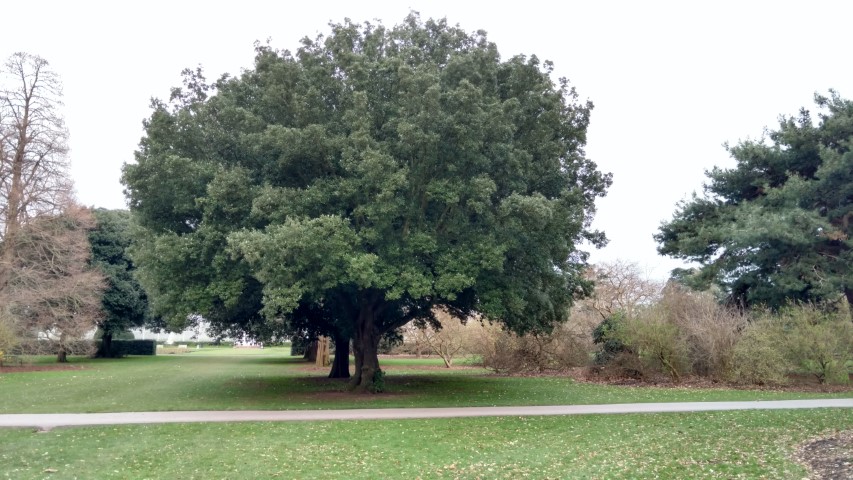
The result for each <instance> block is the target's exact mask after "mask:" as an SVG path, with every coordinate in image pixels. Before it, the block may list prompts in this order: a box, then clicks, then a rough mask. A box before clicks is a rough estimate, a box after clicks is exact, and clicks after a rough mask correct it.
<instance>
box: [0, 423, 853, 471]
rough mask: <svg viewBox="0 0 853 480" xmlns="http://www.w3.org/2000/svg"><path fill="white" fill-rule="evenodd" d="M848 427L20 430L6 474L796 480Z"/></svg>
mask: <svg viewBox="0 0 853 480" xmlns="http://www.w3.org/2000/svg"><path fill="white" fill-rule="evenodd" d="M850 428H853V412H852V411H851V410H850V409H821V410H796V411H739V412H702V413H679V414H631V415H584V416H566V417H500V418H497V417H496V418H467V419H441V420H382V421H343V422H341V421H338V422H291V423H235V424H175V425H148V426H115V427H92V428H68V429H56V430H53V431H51V432H48V433H34V432H33V431H31V430H20V429H19V430H4V431H3V435H1V436H0V465H3V467H4V468H3V470H4V471H5V474H6V476H7V477H9V478H18V479H29V478H45V477H48V476H49V477H50V478H63V479H64V478H99V479H112V478H116V479H118V478H186V479H192V478H198V479H201V478H205V479H206V478H234V479H239V478H328V479H344V478H346V479H360V478H364V479H373V478H405V479H412V478H422V479H427V478H460V479H466V478H472V479H473V478H510V479H516V478H602V479H603V478H607V479H621V478H632V479H645V478H672V479H676V478H690V479H717V478H725V479H729V478H750V479H752V478H773V479H801V478H804V477H805V476H806V472H805V470H804V469H803V468H802V467H801V466H799V465H797V464H795V463H793V462H792V461H791V460H790V454H791V453H792V451H793V448H794V446H795V445H796V444H798V443H800V442H802V441H804V440H806V439H808V438H810V437H813V436H816V435H818V434H823V433H828V432H832V431H835V430H841V429H850ZM46 472H50V473H46ZM0 476H2V475H0Z"/></svg>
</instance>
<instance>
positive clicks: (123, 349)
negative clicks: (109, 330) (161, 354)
mask: <svg viewBox="0 0 853 480" xmlns="http://www.w3.org/2000/svg"><path fill="white" fill-rule="evenodd" d="M110 350H111V353H112V356H113V357H123V356H125V355H157V342H156V341H154V340H113V341H112V347H111V349H110Z"/></svg>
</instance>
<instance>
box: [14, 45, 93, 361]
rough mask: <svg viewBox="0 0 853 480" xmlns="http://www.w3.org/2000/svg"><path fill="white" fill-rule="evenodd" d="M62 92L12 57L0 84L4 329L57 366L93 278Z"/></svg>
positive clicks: (27, 58) (87, 219)
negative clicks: (39, 344)
mask: <svg viewBox="0 0 853 480" xmlns="http://www.w3.org/2000/svg"><path fill="white" fill-rule="evenodd" d="M61 96H62V85H61V83H60V80H59V77H58V76H57V75H56V73H55V72H53V71H52V70H50V68H49V66H48V63H47V61H45V60H44V59H42V58H40V57H38V56H34V55H30V54H26V53H16V54H14V55H12V56H11V57H10V58H9V60H8V61H7V62H6V64H5V66H4V69H3V70H2V78H0V222H2V228H0V305H2V306H3V309H4V312H3V316H4V318H6V321H7V322H11V323H14V326H15V328H16V329H17V330H18V331H19V332H21V333H22V334H24V335H27V336H29V337H31V338H36V337H38V336H41V337H43V338H46V339H51V340H53V341H52V342H45V343H46V344H51V345H53V347H55V351H56V352H57V353H58V355H59V359H60V360H63V359H64V356H65V354H66V353H68V349H67V348H66V346H67V345H68V341H69V340H70V339H72V338H78V337H79V336H80V335H81V334H82V333H84V332H85V331H87V330H89V329H91V327H92V325H93V318H94V316H96V315H97V309H93V308H91V298H92V297H93V296H94V297H96V298H97V297H98V295H99V294H100V292H99V290H100V288H101V281H100V276H99V275H98V274H95V273H93V272H91V269H90V268H89V267H88V259H89V245H88V240H87V238H86V232H87V229H89V228H91V227H92V220H91V214H90V213H89V212H88V211H86V210H85V209H82V208H80V207H79V206H76V205H75V204H74V201H73V196H72V185H71V181H70V178H69V176H68V157H67V153H68V146H67V139H68V131H67V129H66V128H65V123H64V121H63V119H62V116H61V115H60V113H59V111H58V108H59V107H60V106H61V104H62V103H61Z"/></svg>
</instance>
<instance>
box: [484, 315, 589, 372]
mask: <svg viewBox="0 0 853 480" xmlns="http://www.w3.org/2000/svg"><path fill="white" fill-rule="evenodd" d="M589 330H591V329H590V328H587V326H585V325H580V324H579V323H578V322H571V321H570V322H569V323H567V324H563V325H559V326H557V327H556V328H555V329H554V331H552V332H551V333H549V334H528V335H523V336H518V335H516V334H514V333H511V332H507V331H505V330H503V329H501V328H500V327H497V326H495V325H491V324H488V325H483V328H482V330H481V331H480V334H479V335H478V337H477V339H476V341H475V342H474V343H476V344H477V347H476V353H477V354H478V355H480V358H481V361H482V364H483V366H484V367H486V368H489V369H491V370H494V371H496V372H501V373H522V372H544V371H549V370H552V371H553V370H563V369H566V368H570V367H577V366H585V365H587V364H588V363H589V358H590V354H591V351H592V343H591V342H590V332H589Z"/></svg>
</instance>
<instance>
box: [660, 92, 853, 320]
mask: <svg viewBox="0 0 853 480" xmlns="http://www.w3.org/2000/svg"><path fill="white" fill-rule="evenodd" d="M815 103H816V104H817V106H818V108H819V109H820V111H819V114H818V116H817V119H816V120H817V121H815V119H813V117H812V115H811V113H810V112H809V111H807V110H805V109H802V110H800V112H799V114H798V115H796V116H792V117H781V118H780V121H779V127H778V129H777V130H773V131H770V132H768V133H767V135H766V138H764V139H761V140H757V141H754V140H750V141H744V142H740V143H738V144H737V145H735V146H733V147H730V148H729V152H730V153H731V155H732V157H734V159H735V160H736V161H737V165H736V166H735V167H734V168H732V169H721V168H714V169H712V170H711V171H709V172H707V176H708V178H709V181H708V183H707V184H706V186H705V195H704V196H702V197H698V196H694V197H693V199H692V200H690V201H687V202H683V203H681V204H679V206H678V208H677V210H676V213H675V215H674V216H673V219H672V220H671V221H669V222H665V223H664V224H663V225H661V228H660V231H659V232H658V234H657V235H656V236H655V238H656V240H657V241H658V242H659V243H660V246H659V249H658V250H659V252H660V253H661V254H664V255H669V256H673V257H676V258H681V259H684V260H689V261H693V262H698V263H699V264H700V267H699V268H697V269H694V270H692V271H683V270H682V271H678V272H675V273H676V275H677V276H679V277H682V278H684V279H685V280H686V281H688V283H692V284H693V285H694V286H700V287H701V286H708V285H710V284H711V283H716V284H718V285H720V286H721V287H722V288H723V291H724V292H726V294H727V295H728V298H729V300H730V301H732V302H734V303H736V304H739V305H751V304H761V305H766V306H771V307H778V306H781V305H784V304H785V303H787V302H789V301H823V300H833V299H835V298H837V297H838V296H839V295H841V294H843V295H846V296H847V299H848V300H849V301H853V278H851V274H853V272H851V270H850V265H851V264H853V263H851V261H853V243H851V235H853V222H851V220H853V153H851V147H853V102H851V101H849V100H846V99H843V98H841V97H840V96H839V95H838V94H837V93H836V92H834V91H830V94H829V96H822V95H816V96H815Z"/></svg>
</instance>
